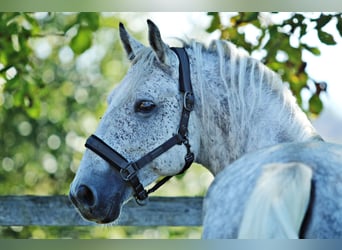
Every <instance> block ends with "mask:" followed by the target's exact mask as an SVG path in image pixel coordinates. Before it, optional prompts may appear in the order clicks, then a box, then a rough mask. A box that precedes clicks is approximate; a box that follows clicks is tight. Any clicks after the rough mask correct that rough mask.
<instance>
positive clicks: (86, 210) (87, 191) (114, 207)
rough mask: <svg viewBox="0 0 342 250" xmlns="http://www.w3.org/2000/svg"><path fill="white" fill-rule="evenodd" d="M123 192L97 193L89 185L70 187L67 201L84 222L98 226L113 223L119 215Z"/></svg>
mask: <svg viewBox="0 0 342 250" xmlns="http://www.w3.org/2000/svg"><path fill="white" fill-rule="evenodd" d="M123 193H124V192H120V191H118V192H115V193H106V192H105V191H104V192H97V191H96V189H95V188H93V187H92V186H90V185H85V184H79V185H72V187H71V189H70V192H69V199H70V200H71V202H72V203H73V205H74V206H75V207H76V208H77V210H78V211H79V212H80V214H81V215H82V217H83V218H84V219H86V220H89V221H93V222H96V223H98V224H106V223H110V222H114V221H115V220H116V219H117V218H118V217H119V215H120V212H121V207H122V204H123V200H124V199H123V196H122V194H123Z"/></svg>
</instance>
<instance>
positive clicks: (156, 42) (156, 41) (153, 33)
mask: <svg viewBox="0 0 342 250" xmlns="http://www.w3.org/2000/svg"><path fill="white" fill-rule="evenodd" d="M147 24H148V30H149V32H148V39H149V42H150V45H151V47H152V49H153V50H154V52H155V53H156V55H157V58H158V60H159V61H160V62H161V63H164V64H167V50H168V49H169V46H167V45H166V44H165V43H164V42H163V40H162V39H161V36H160V31H159V29H158V27H157V25H155V24H154V23H153V22H152V21H151V20H147Z"/></svg>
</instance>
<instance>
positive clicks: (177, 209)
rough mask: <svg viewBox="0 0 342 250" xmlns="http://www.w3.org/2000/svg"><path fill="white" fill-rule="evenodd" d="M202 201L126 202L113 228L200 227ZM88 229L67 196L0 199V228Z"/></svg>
mask: <svg viewBox="0 0 342 250" xmlns="http://www.w3.org/2000/svg"><path fill="white" fill-rule="evenodd" d="M202 200H203V199H202V197H150V202H149V203H148V204H147V205H146V206H143V207H141V206H138V205H137V204H136V203H135V202H134V201H133V200H132V201H130V202H128V203H127V204H126V205H125V206H124V208H123V210H122V213H121V216H120V219H119V220H118V222H116V223H115V224H116V225H121V226H200V225H201V215H202ZM28 225H40V226H89V225H96V224H95V223H90V222H87V221H85V220H83V219H82V218H81V216H80V215H79V214H78V213H77V212H76V210H75V208H74V207H73V206H72V204H71V203H70V201H69V199H68V197H67V196H0V226H28Z"/></svg>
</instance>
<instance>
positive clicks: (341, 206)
mask: <svg viewBox="0 0 342 250" xmlns="http://www.w3.org/2000/svg"><path fill="white" fill-rule="evenodd" d="M298 162H300V163H304V164H305V165H307V166H309V167H310V168H311V169H312V173H313V175H312V183H313V186H312V188H313V189H312V192H311V194H310V201H309V203H310V206H309V207H310V208H309V210H308V211H307V214H306V216H307V217H306V218H305V220H306V221H305V225H302V228H301V230H300V231H301V235H300V236H301V237H303V238H340V237H341V236H342V213H341V211H342V200H341V199H339V197H341V196H342V185H341V183H342V164H341V163H342V147H341V146H338V145H335V144H330V143H325V142H319V141H312V142H303V143H284V144H279V145H276V146H273V147H269V148H267V149H262V150H258V151H256V152H253V153H250V154H246V155H245V156H243V157H241V158H239V159H238V160H236V161H235V162H234V163H232V164H230V165H229V166H227V167H226V168H225V169H224V170H222V171H221V172H220V173H219V174H218V175H217V176H216V177H215V179H214V181H213V183H212V185H211V186H210V188H209V191H208V194H207V197H206V199H205V202H204V211H205V216H204V221H203V229H204V232H203V237H204V238H237V237H238V234H239V227H240V224H241V221H242V218H243V216H244V211H245V209H246V203H247V202H248V199H249V197H250V196H251V193H252V192H253V189H254V188H255V186H256V183H257V180H258V179H259V178H260V176H261V175H262V172H263V167H264V166H267V164H274V163H275V164H278V165H281V164H282V163H298ZM279 185H281V183H279ZM272 188H274V187H272V186H271V187H269V189H272ZM286 188H288V187H286ZM222 190H224V192H222ZM298 192H300V190H298V191H297V192H295V193H292V197H293V200H294V199H295V198H296V196H297V195H298ZM293 200H292V201H290V202H291V203H290V204H291V205H292V204H293ZM263 202H267V200H263V201H261V203H263ZM261 203H260V204H259V206H261V205H262V204H261ZM254 209H255V210H257V206H256V207H254ZM257 216H258V215H257V214H256V217H257ZM259 216H260V215H259ZM273 223H274V224H276V223H277V222H276V221H274V222H273ZM270 226H273V225H270ZM273 237H275V238H279V237H281V236H279V235H273Z"/></svg>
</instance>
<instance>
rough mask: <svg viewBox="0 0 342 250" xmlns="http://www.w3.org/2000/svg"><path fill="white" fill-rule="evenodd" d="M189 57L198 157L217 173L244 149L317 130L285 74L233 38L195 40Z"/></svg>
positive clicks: (302, 138)
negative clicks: (211, 41) (239, 48)
mask: <svg viewBox="0 0 342 250" xmlns="http://www.w3.org/2000/svg"><path fill="white" fill-rule="evenodd" d="M189 53H190V60H191V63H192V64H193V66H192V68H191V70H192V79H193V80H192V82H193V85H194V87H193V88H194V93H195V96H196V97H197V99H196V109H195V116H196V117H197V119H196V120H197V125H196V128H195V129H196V131H198V132H200V134H201V135H200V147H199V148H200V149H199V151H200V152H199V153H198V157H197V161H198V162H199V163H200V164H202V165H204V166H205V167H207V168H208V169H209V170H210V171H211V172H212V173H213V174H214V175H215V174H217V173H218V172H220V171H221V170H222V169H223V168H224V166H226V165H228V164H229V163H231V162H232V161H234V160H236V159H238V158H239V157H241V156H242V155H243V154H245V153H248V152H252V151H255V150H257V149H260V148H264V147H268V146H272V145H275V144H278V143H283V142H300V141H307V140H310V139H313V138H315V137H316V136H317V135H316V132H315V130H314V128H313V126H312V125H311V123H310V121H309V120H308V118H307V117H306V115H305V114H304V113H303V112H302V111H301V109H300V108H299V106H298V105H297V104H296V101H295V98H294V97H293V96H292V94H291V93H290V91H289V90H288V89H287V88H286V87H284V84H283V83H282V82H281V81H280V78H279V77H278V76H277V75H276V74H275V73H273V72H272V71H271V70H269V69H268V68H266V67H265V66H264V65H262V64H261V63H260V62H258V61H256V60H254V59H252V58H250V57H247V56H243V55H240V54H239V53H238V52H237V49H236V48H232V45H229V44H228V43H225V42H222V41H217V42H216V43H215V44H214V45H212V46H211V48H209V49H204V48H203V46H201V45H198V44H193V46H192V50H191V51H190V52H189Z"/></svg>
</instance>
